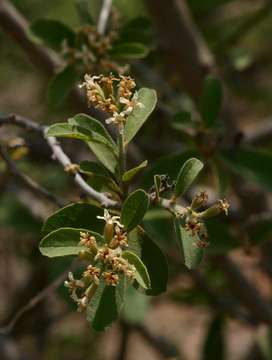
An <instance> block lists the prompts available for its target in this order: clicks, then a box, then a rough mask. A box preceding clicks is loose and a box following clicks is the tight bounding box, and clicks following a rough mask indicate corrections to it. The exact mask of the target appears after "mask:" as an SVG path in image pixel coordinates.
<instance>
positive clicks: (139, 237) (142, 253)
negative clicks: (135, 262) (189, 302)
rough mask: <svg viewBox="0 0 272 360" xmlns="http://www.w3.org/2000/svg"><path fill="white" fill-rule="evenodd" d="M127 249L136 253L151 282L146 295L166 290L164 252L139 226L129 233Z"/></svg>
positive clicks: (166, 278) (166, 273)
mask: <svg viewBox="0 0 272 360" xmlns="http://www.w3.org/2000/svg"><path fill="white" fill-rule="evenodd" d="M129 249H130V250H131V251H133V252H135V253H137V254H138V256H139V257H140V258H141V260H142V262H143V263H144V264H145V266H146V268H147V271H148V274H149V277H150V282H151V287H150V289H147V290H145V294H146V295H151V296H155V295H159V294H161V293H163V292H164V291H166V288H167V281H168V264H167V260H166V257H165V255H164V253H163V252H162V251H161V249H160V248H159V246H158V245H157V244H156V243H155V242H154V241H153V240H152V239H151V238H150V236H149V235H148V234H147V233H146V232H145V231H144V230H143V229H142V228H140V227H139V226H138V227H137V228H136V229H134V230H133V231H132V232H130V233H129Z"/></svg>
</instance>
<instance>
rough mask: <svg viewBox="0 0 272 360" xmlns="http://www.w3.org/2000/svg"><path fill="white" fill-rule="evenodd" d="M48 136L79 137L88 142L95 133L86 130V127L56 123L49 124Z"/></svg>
mask: <svg viewBox="0 0 272 360" xmlns="http://www.w3.org/2000/svg"><path fill="white" fill-rule="evenodd" d="M46 136H47V137H49V136H56V137H63V138H71V139H79V140H83V141H86V142H87V141H90V140H91V139H92V136H93V133H91V132H88V131H86V130H85V129H84V128H80V127H79V126H75V125H71V124H68V123H56V124H53V125H51V126H49V128H48V129H47V131H46Z"/></svg>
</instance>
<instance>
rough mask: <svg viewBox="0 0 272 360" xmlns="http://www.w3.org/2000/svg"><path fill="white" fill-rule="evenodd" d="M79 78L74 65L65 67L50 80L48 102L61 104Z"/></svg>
mask: <svg viewBox="0 0 272 360" xmlns="http://www.w3.org/2000/svg"><path fill="white" fill-rule="evenodd" d="M77 80H78V74H77V72H76V70H75V68H74V66H73V65H70V66H67V67H65V68H64V69H63V70H62V71H60V72H59V73H57V74H56V75H55V76H54V77H53V78H52V79H51V80H50V82H49V87H48V94H47V96H48V103H49V105H50V106H53V107H57V106H59V105H61V104H62V103H63V102H64V100H65V99H66V98H67V96H68V95H69V94H70V92H71V90H72V89H73V87H74V86H75V84H76V81H77Z"/></svg>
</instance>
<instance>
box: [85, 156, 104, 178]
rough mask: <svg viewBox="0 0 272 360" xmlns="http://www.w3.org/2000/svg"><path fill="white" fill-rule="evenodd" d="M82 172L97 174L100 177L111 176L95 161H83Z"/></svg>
mask: <svg viewBox="0 0 272 360" xmlns="http://www.w3.org/2000/svg"><path fill="white" fill-rule="evenodd" d="M80 171H81V172H83V173H84V174H96V175H99V176H105V177H108V176H111V173H110V172H109V171H108V170H107V169H106V168H105V167H104V166H103V165H102V164H99V163H97V162H95V161H88V160H85V161H81V163H80Z"/></svg>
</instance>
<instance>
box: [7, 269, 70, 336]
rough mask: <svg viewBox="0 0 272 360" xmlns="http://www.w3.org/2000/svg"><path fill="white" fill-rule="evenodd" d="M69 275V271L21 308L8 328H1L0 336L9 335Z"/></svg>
mask: <svg viewBox="0 0 272 360" xmlns="http://www.w3.org/2000/svg"><path fill="white" fill-rule="evenodd" d="M67 274H68V270H67V271H65V272H64V273H62V274H61V275H60V276H59V277H58V278H57V279H56V280H54V281H53V282H52V283H51V284H50V285H48V286H47V287H46V288H45V289H43V290H42V291H41V292H39V293H38V294H37V295H36V296H34V297H33V298H32V299H30V300H29V302H28V303H27V304H26V305H24V306H23V307H21V308H20V309H19V310H18V311H17V312H16V313H15V315H14V316H13V317H12V319H11V321H10V322H9V323H8V325H7V326H4V327H2V328H0V334H2V335H9V334H10V333H11V332H12V330H13V329H14V327H15V325H16V324H17V322H18V321H19V320H20V319H21V318H22V316H23V315H24V314H25V313H27V312H28V311H30V310H31V309H33V308H34V307H35V306H37V305H38V304H39V303H40V302H42V301H43V300H44V299H45V298H46V297H47V296H49V295H50V294H52V293H53V292H54V291H55V290H56V289H57V288H58V287H59V286H60V285H61V283H63V281H64V280H65V279H66V277H67Z"/></svg>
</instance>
